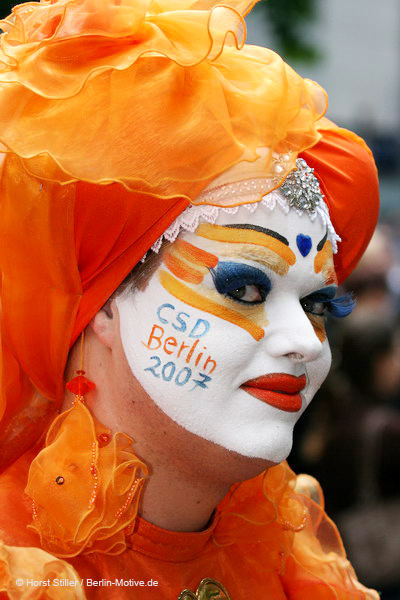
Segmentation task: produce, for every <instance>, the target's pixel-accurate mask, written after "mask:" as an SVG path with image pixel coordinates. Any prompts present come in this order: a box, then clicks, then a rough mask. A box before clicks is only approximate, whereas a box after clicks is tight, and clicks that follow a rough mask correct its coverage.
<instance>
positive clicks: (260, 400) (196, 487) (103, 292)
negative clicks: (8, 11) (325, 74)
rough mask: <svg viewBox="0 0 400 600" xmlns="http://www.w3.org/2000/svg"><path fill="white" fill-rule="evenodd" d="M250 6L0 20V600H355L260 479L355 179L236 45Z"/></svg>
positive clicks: (313, 361)
mask: <svg viewBox="0 0 400 600" xmlns="http://www.w3.org/2000/svg"><path fill="white" fill-rule="evenodd" d="M250 8H251V6H249V5H247V4H246V3H242V2H240V0H232V1H230V2H228V3H224V5H221V6H219V5H218V4H216V3H214V2H206V1H204V2H202V1H199V2H190V1H181V2H179V3H175V2H172V1H171V0H168V1H167V0H157V1H150V0H146V1H144V2H138V1H137V0H42V1H40V2H38V3H35V2H30V3H26V4H21V5H19V6H17V7H16V8H15V9H14V10H13V13H12V15H10V17H9V18H7V19H6V20H5V21H3V22H2V24H1V28H2V29H3V31H4V33H3V35H2V38H1V53H0V144H1V151H2V156H3V159H2V172H1V191H0V197H1V203H0V234H1V240H2V245H1V250H0V269H1V274H2V280H1V281H2V283H1V304H2V320H1V350H2V354H1V357H2V358H1V367H2V370H1V404H0V408H1V418H2V420H1V424H0V462H1V469H2V474H1V476H0V507H1V510H0V540H1V545H0V566H1V568H0V591H1V592H4V594H5V597H8V598H11V599H17V598H29V597H32V598H33V597H36V596H35V594H37V593H38V590H37V588H38V587H40V589H41V593H42V597H44V598H68V599H69V598H97V597H105V598H118V599H119V598H136V597H137V598H143V599H144V600H146V599H147V598H149V599H150V598H157V599H158V598H160V599H162V600H177V599H178V598H179V600H189V599H193V598H220V599H231V600H242V599H244V598H254V599H257V600H259V599H263V598H266V597H268V598H270V599H271V600H283V599H285V598H289V599H291V600H305V599H307V600H309V599H321V600H322V599H323V600H325V599H326V600H327V599H331V598H332V599H335V600H337V599H346V600H350V599H351V600H353V599H354V600H355V599H357V600H358V599H360V600H361V599H376V598H377V597H378V595H377V593H376V592H374V591H372V590H368V589H367V588H365V587H363V586H362V584H361V583H359V582H358V581H357V578H356V575H355V574H354V571H353V569H352V567H351V565H350V564H349V562H348V561H347V560H346V557H345V551H344V549H343V546H342V543H341V540H340V536H339V534H338V532H337V530H336V528H335V526H334V524H333V523H332V522H331V521H330V520H329V518H328V517H327V516H326V514H325V512H324V506H323V497H322V493H321V491H320V489H319V486H318V484H317V482H316V481H315V480H313V479H312V478H310V477H307V476H300V477H296V476H295V475H294V473H293V472H292V471H291V470H290V468H289V467H288V465H287V463H286V462H285V459H286V458H287V456H288V454H289V452H290V448H291V443H292V431H293V427H294V425H295V422H296V421H297V419H298V418H299V416H300V415H301V414H302V412H303V411H304V410H305V408H306V407H307V405H308V404H309V402H310V401H311V400H312V397H313V395H314V393H315V392H316V390H317V389H318V387H319V386H320V385H321V383H322V381H323V380H324V378H325V376H326V374H327V372H328V370H329V366H330V351H329V343H328V340H327V339H326V333H325V328H324V321H325V315H326V313H327V312H331V313H332V314H333V315H334V316H337V317H341V316H345V315H346V314H348V313H349V312H350V311H351V309H352V306H353V302H352V300H351V299H350V298H347V297H344V298H343V297H342V298H340V297H339V298H337V297H336V292H337V286H338V285H339V284H340V283H341V282H342V281H343V280H344V279H345V278H346V276H347V275H348V274H349V273H350V272H351V271H352V270H353V269H354V267H355V265H356V264H357V262H358V260H359V259H360V257H361V255H362V253H363V251H364V250H365V248H366V246H367V244H368V241H369V239H370V237H371V235H372V232H373V230H374V227H375V224H376V219H377V213H378V191H377V176H376V169H375V164H374V161H373V158H372V155H371V152H370V151H369V149H368V148H367V146H366V145H365V143H364V142H363V141H362V140H361V139H360V138H359V137H358V136H356V135H355V134H353V133H352V132H350V131H347V130H344V129H341V128H339V127H337V126H336V125H335V124H333V123H332V122H330V121H328V120H327V119H326V118H325V117H324V113H325V111H326V108H327V100H326V94H325V92H324V91H323V90H322V88H320V87H319V86H318V85H317V84H316V83H314V82H312V81H310V80H307V79H302V78H301V77H300V76H299V75H297V74H296V73H295V72H294V71H293V70H292V69H291V68H290V67H289V66H288V65H286V64H285V63H284V62H283V61H282V59H281V58H280V57H279V56H278V55H276V54H275V53H274V52H272V51H269V50H266V49H263V48H258V47H254V46H246V45H244V41H245V24H244V20H243V17H244V15H245V14H246V13H247V12H248V11H249V10H250ZM133 440H135V442H133ZM35 581H36V582H41V583H40V585H39V584H38V585H35V584H34V583H32V582H35ZM138 581H141V582H142V585H141V584H138V583H137V582H138ZM60 582H64V583H63V584H62V583H61V584H60ZM65 582H67V583H65ZM135 582H136V583H135ZM156 584H157V585H156Z"/></svg>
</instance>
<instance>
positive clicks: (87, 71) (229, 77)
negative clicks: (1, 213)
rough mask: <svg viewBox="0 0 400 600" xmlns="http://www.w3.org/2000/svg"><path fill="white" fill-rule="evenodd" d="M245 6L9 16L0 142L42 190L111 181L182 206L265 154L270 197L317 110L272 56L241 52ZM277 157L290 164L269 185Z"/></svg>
mask: <svg viewBox="0 0 400 600" xmlns="http://www.w3.org/2000/svg"><path fill="white" fill-rule="evenodd" d="M245 8H246V9H247V7H246V6H245V5H244V3H243V2H241V1H240V0H239V1H238V0H232V1H231V2H229V3H228V4H227V5H226V6H218V5H217V2H215V0H209V1H208V2H206V1H203V2H193V1H191V0H183V1H180V2H176V3H174V2H173V1H172V2H171V0H168V1H166V0H161V1H159V0H157V1H152V0H144V1H142V2H137V0H123V2H121V1H120V0H101V1H100V0H79V1H76V0H74V1H72V0H58V1H56V2H47V1H42V2H40V3H39V4H36V3H27V4H23V5H21V6H19V7H16V8H15V9H14V13H13V16H12V17H11V18H9V19H7V20H6V21H4V22H3V23H2V24H1V26H2V28H3V29H4V30H5V31H6V34H5V35H4V36H3V38H2V43H1V53H0V85H2V89H1V94H0V142H2V144H3V145H4V147H5V148H6V149H7V151H10V152H14V153H16V154H18V155H19V156H20V157H22V159H23V165H24V167H25V168H26V169H27V170H28V171H29V172H31V173H33V174H34V175H35V176H36V177H38V178H40V179H48V180H52V181H59V182H62V183H66V182H71V181H77V180H83V181H88V182H91V183H103V184H104V183H110V182H120V183H122V184H123V185H124V186H126V187H127V188H128V189H130V190H133V191H141V192H142V193H143V192H144V191H148V192H153V193H156V195H157V196H160V197H171V196H175V195H176V193H177V188H178V189H179V195H183V196H185V197H186V198H187V199H188V200H190V201H192V202H196V197H197V195H198V193H199V192H200V190H201V189H202V188H203V187H204V186H205V185H206V184H207V183H208V182H209V181H211V180H212V179H213V178H214V177H215V176H217V175H219V174H220V173H222V172H223V171H224V170H226V169H227V168H228V167H230V166H231V165H232V164H234V163H236V162H238V161H239V160H240V159H241V158H242V157H243V155H245V156H246V159H247V160H250V161H252V160H255V159H256V157H257V154H256V149H257V148H258V147H259V146H266V147H268V148H269V152H268V155H267V156H266V158H265V175H266V177H271V188H272V187H276V185H278V184H279V181H282V179H283V178H284V177H285V175H286V174H287V173H288V172H289V170H290V169H292V168H293V167H294V165H295V159H296V157H297V154H298V152H300V151H301V150H304V149H305V148H307V147H309V146H311V145H312V144H314V143H315V142H316V141H318V139H319V137H320V136H319V134H318V132H317V129H316V121H317V120H318V118H319V117H321V115H322V114H323V113H324V112H325V110H326V107H327V98H326V94H325V92H324V91H323V90H322V88H320V87H319V86H318V85H317V84H316V83H314V82H312V81H310V80H307V79H303V78H302V77H300V76H299V75H297V73H295V72H294V71H293V70H292V69H291V68H290V67H289V66H288V65H286V64H285V63H284V62H283V60H282V59H281V58H280V57H279V56H278V55H277V54H275V53H274V52H272V51H270V50H266V49H264V48H258V47H252V46H245V47H243V44H244V40H245V24H244V20H243V14H242V13H241V11H243V10H244V9H245ZM239 48H240V51H239ZM274 152H277V153H279V154H282V155H283V154H285V153H288V155H289V156H288V157H287V159H286V162H285V169H284V170H283V172H281V173H280V177H279V178H278V180H277V181H276V173H275V172H274V171H273V169H272V158H273V153H274ZM94 157H96V159H95V160H94ZM178 186H179V187H178Z"/></svg>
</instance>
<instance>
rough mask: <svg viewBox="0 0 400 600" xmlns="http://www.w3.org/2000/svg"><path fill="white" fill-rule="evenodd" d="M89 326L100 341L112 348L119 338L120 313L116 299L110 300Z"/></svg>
mask: <svg viewBox="0 0 400 600" xmlns="http://www.w3.org/2000/svg"><path fill="white" fill-rule="evenodd" d="M89 326H90V328H91V330H92V331H93V333H94V334H95V336H96V338H97V339H98V341H99V342H100V343H101V344H103V346H106V347H107V348H109V349H110V350H111V349H112V348H113V347H114V345H115V343H116V341H117V340H118V339H119V314H118V309H117V304H116V302H115V300H109V301H108V302H107V304H105V305H104V306H103V308H102V309H100V310H99V312H98V313H97V314H96V315H95V317H93V319H92V320H91V322H90V325H89Z"/></svg>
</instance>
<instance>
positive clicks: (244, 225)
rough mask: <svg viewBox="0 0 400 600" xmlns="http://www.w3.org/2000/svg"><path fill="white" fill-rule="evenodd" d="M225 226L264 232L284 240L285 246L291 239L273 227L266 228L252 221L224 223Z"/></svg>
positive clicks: (281, 240)
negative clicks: (253, 223)
mask: <svg viewBox="0 0 400 600" xmlns="http://www.w3.org/2000/svg"><path fill="white" fill-rule="evenodd" d="M223 227H229V229H250V230H252V231H259V232H260V233H264V234H265V235H269V236H271V237H273V238H275V239H277V240H279V241H280V242H282V244H285V246H289V240H287V239H286V238H285V237H284V236H283V235H281V234H280V233H278V232H277V231H273V229H265V227H261V226H260V225H251V224H250V223H242V224H241V223H234V224H232V223H231V224H230V225H223Z"/></svg>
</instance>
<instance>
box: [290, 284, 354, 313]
mask: <svg viewBox="0 0 400 600" xmlns="http://www.w3.org/2000/svg"><path fill="white" fill-rule="evenodd" d="M336 292H337V287H336V286H334V285H333V286H329V287H326V288H322V289H321V290H318V291H317V292H314V293H312V294H310V295H309V296H306V297H305V298H302V299H301V300H300V304H301V306H302V307H303V310H304V312H306V313H310V314H313V315H318V316H321V317H323V316H325V315H326V314H327V313H328V312H329V313H330V314H331V315H333V316H334V317H339V318H341V317H347V315H349V314H350V313H351V312H352V310H353V309H354V307H355V301H354V299H353V297H352V295H351V294H345V295H344V296H340V298H335V295H336Z"/></svg>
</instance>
